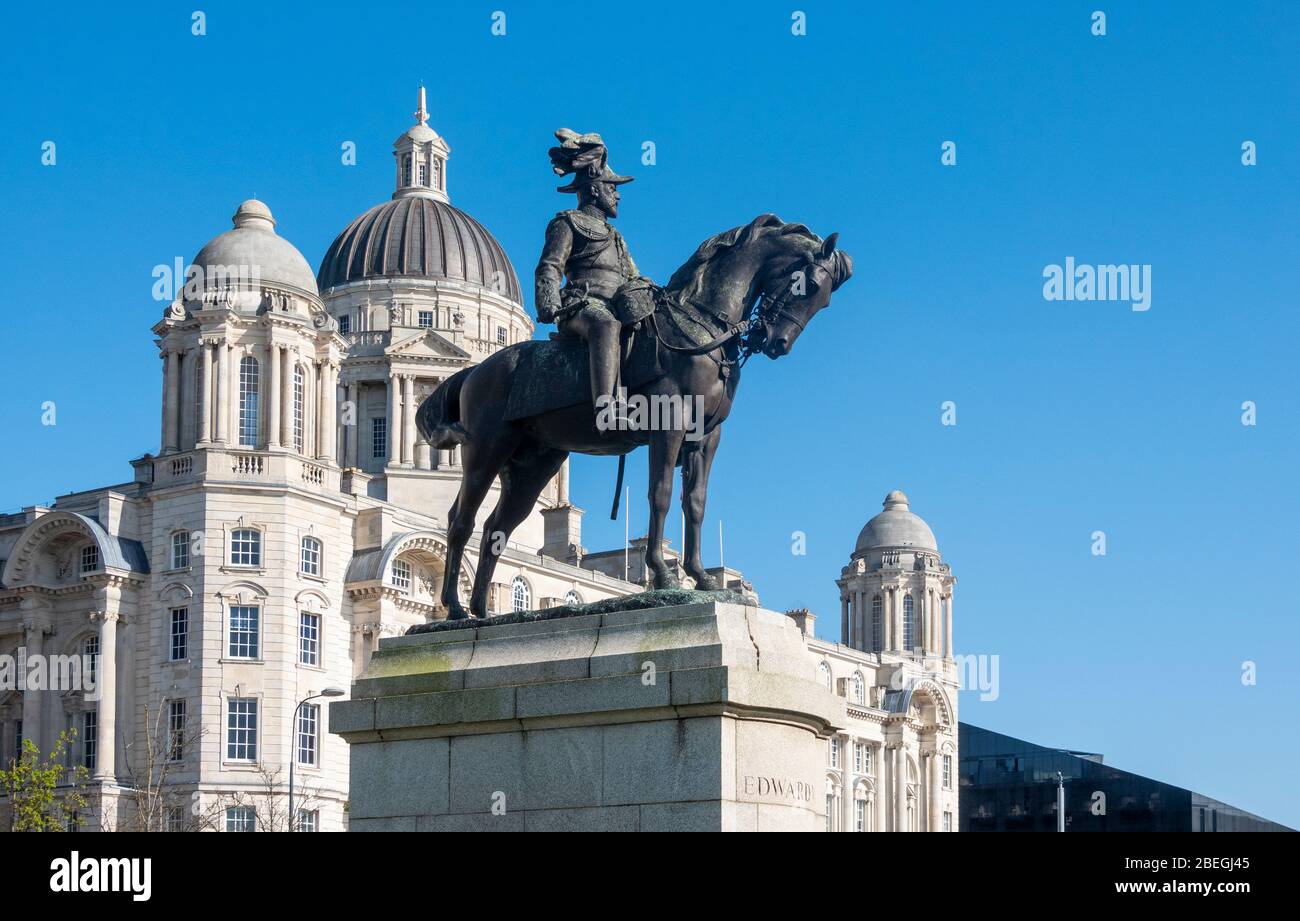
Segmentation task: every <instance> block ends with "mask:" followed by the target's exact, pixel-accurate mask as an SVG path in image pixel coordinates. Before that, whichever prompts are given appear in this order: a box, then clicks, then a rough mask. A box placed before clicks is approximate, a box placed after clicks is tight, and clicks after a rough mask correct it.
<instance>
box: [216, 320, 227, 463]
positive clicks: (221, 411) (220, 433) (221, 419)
mask: <svg viewBox="0 0 1300 921" xmlns="http://www.w3.org/2000/svg"><path fill="white" fill-rule="evenodd" d="M216 349H217V444H226V443H228V442H229V440H230V437H229V435H228V432H229V430H230V343H229V342H218V343H217V344H216Z"/></svg>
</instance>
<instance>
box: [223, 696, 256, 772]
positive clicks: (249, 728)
mask: <svg viewBox="0 0 1300 921" xmlns="http://www.w3.org/2000/svg"><path fill="white" fill-rule="evenodd" d="M226 760H227V761H256V760H257V701H256V700H254V699H253V698H251V697H248V698H240V697H232V698H231V699H230V700H229V701H228V702H227V710H226Z"/></svg>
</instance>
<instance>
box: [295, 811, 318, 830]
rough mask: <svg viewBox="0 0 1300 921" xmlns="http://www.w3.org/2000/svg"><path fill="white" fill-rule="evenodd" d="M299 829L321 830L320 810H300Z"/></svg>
mask: <svg viewBox="0 0 1300 921" xmlns="http://www.w3.org/2000/svg"><path fill="white" fill-rule="evenodd" d="M298 831H320V810H318V809H312V810H310V811H304V812H299V813H298Z"/></svg>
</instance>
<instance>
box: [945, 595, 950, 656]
mask: <svg viewBox="0 0 1300 921" xmlns="http://www.w3.org/2000/svg"><path fill="white" fill-rule="evenodd" d="M947 600H948V605H947V610H946V611H944V613H943V629H944V644H943V654H944V657H945V658H948V659H951V658H952V592H949V593H948V599H947Z"/></svg>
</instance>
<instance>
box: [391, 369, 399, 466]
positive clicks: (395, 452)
mask: <svg viewBox="0 0 1300 921" xmlns="http://www.w3.org/2000/svg"><path fill="white" fill-rule="evenodd" d="M401 462H402V379H401V378H400V377H398V376H397V374H395V373H390V374H389V375H388V465H389V466H390V467H396V466H397V465H398V464H400V463H401Z"/></svg>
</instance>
